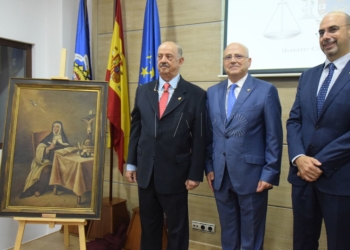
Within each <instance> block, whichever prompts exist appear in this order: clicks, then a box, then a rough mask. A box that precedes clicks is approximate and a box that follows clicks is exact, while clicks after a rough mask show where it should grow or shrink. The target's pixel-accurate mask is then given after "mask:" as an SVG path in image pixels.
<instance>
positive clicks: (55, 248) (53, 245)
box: [9, 232, 221, 250]
mask: <svg viewBox="0 0 350 250" xmlns="http://www.w3.org/2000/svg"><path fill="white" fill-rule="evenodd" d="M69 241H70V246H69V247H65V246H64V243H63V233H61V232H55V233H52V234H49V235H46V236H44V237H41V238H39V239H36V240H33V241H31V242H28V243H25V244H22V246H21V250H79V238H78V237H76V236H73V235H70V236H69ZM193 245H194V244H193V243H191V242H190V247H189V249H188V250H218V249H221V248H218V247H214V246H205V245H202V246H201V247H196V246H193ZM9 250H13V248H10V249H9Z"/></svg>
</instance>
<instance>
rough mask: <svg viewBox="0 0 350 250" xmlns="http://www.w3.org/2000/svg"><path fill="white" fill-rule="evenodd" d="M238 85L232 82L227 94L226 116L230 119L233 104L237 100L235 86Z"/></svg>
mask: <svg viewBox="0 0 350 250" xmlns="http://www.w3.org/2000/svg"><path fill="white" fill-rule="evenodd" d="M236 87H237V84H232V85H231V86H230V92H229V93H228V96H227V109H226V118H227V119H228V118H229V117H230V116H231V112H232V108H233V105H235V102H236V96H235V88H236Z"/></svg>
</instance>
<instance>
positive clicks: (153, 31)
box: [139, 0, 160, 85]
mask: <svg viewBox="0 0 350 250" xmlns="http://www.w3.org/2000/svg"><path fill="white" fill-rule="evenodd" d="M159 45H160V27H159V17H158V7H157V1H156V0H147V3H146V10H145V17H144V22H143V35H142V48H141V60H140V76H139V85H141V84H145V83H148V82H150V81H153V80H155V79H157V78H158V76H159V73H158V68H157V54H158V47H159Z"/></svg>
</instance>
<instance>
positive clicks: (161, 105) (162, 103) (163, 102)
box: [159, 83, 170, 117]
mask: <svg viewBox="0 0 350 250" xmlns="http://www.w3.org/2000/svg"><path fill="white" fill-rule="evenodd" d="M163 87H164V92H163V94H162V96H161V97H160V100H159V117H162V115H163V113H164V111H165V108H166V105H167V103H168V99H169V91H168V89H169V87H170V84H169V83H164V85H163Z"/></svg>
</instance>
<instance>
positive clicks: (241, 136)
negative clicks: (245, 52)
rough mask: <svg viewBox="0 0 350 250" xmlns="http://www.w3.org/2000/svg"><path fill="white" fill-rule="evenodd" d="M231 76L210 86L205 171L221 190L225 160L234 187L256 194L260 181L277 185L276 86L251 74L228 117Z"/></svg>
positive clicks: (278, 111)
mask: <svg viewBox="0 0 350 250" xmlns="http://www.w3.org/2000/svg"><path fill="white" fill-rule="evenodd" d="M227 84H228V80H224V81H222V82H220V83H218V84H216V85H214V86H212V87H210V88H209V89H208V91H207V110H208V121H209V122H208V136H207V137H208V143H207V159H206V169H205V170H206V173H207V174H208V173H209V172H211V171H214V177H215V179H214V182H213V187H214V189H215V190H219V189H220V186H221V183H222V179H223V175H224V169H225V165H227V169H228V172H229V175H230V178H231V182H232V185H233V187H234V189H235V191H236V192H237V193H239V194H242V195H245V194H251V193H255V192H256V189H257V186H258V182H259V180H263V181H266V182H268V183H270V184H273V185H278V184H279V177H280V168H281V154H282V123H281V105H280V101H279V98H278V93H277V89H276V87H274V86H273V85H272V84H270V83H268V82H265V81H262V80H259V79H256V78H253V77H251V76H250V75H248V77H247V79H246V81H245V82H244V84H243V86H242V89H241V91H240V93H239V95H238V97H237V100H236V103H235V105H234V107H233V111H232V115H231V117H230V118H229V119H227V120H226V111H225V102H226V89H227Z"/></svg>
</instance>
